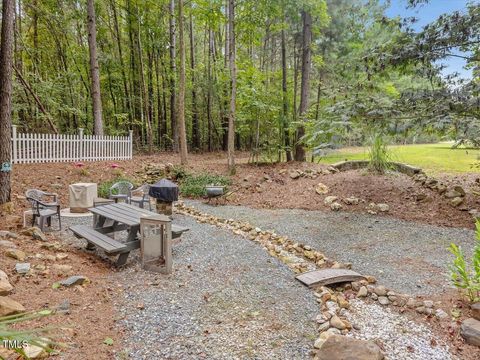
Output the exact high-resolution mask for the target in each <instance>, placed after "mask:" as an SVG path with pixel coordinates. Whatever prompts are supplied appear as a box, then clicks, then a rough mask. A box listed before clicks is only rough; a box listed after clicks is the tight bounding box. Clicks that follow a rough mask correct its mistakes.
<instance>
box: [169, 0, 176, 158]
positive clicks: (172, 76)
mask: <svg viewBox="0 0 480 360" xmlns="http://www.w3.org/2000/svg"><path fill="white" fill-rule="evenodd" d="M176 76H177V65H176V62H175V0H170V123H171V131H172V141H173V150H174V151H178V128H177V116H176V111H175V104H176V99H175V97H176V96H175V93H176V86H175V77H176Z"/></svg>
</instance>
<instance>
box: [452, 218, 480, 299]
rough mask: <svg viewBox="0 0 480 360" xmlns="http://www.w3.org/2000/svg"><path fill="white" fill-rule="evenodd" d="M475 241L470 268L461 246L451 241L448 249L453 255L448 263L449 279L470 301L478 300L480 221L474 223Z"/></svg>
mask: <svg viewBox="0 0 480 360" xmlns="http://www.w3.org/2000/svg"><path fill="white" fill-rule="evenodd" d="M476 228H477V231H476V241H475V247H474V249H473V256H472V269H471V270H470V269H469V267H468V265H467V262H466V260H465V255H464V254H463V251H462V248H461V247H460V246H457V245H455V244H454V243H451V244H450V246H449V248H448V250H449V251H450V252H451V253H452V254H453V255H454V256H455V258H454V259H453V262H452V264H451V265H449V267H448V268H449V270H450V279H451V280H452V283H453V285H454V286H455V287H457V288H459V289H463V290H464V291H465V293H466V295H467V298H468V300H469V301H471V302H475V301H478V300H480V221H478V220H477V223H476Z"/></svg>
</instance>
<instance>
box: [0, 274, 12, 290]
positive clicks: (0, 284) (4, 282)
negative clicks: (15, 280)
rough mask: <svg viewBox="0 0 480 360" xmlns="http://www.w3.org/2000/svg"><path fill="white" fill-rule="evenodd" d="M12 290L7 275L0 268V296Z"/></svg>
mask: <svg viewBox="0 0 480 360" xmlns="http://www.w3.org/2000/svg"><path fill="white" fill-rule="evenodd" d="M12 290H13V286H12V285H11V284H10V282H9V281H8V276H7V274H5V272H3V271H2V270H0V296H5V295H8V294H10V292H11V291H12Z"/></svg>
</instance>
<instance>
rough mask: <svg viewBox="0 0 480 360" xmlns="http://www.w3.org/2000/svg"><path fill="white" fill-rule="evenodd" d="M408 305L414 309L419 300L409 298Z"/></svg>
mask: <svg viewBox="0 0 480 360" xmlns="http://www.w3.org/2000/svg"><path fill="white" fill-rule="evenodd" d="M406 305H407V307H408V308H410V309H413V308H414V307H415V306H417V301H416V300H415V299H414V298H409V299H408V300H407V304H406Z"/></svg>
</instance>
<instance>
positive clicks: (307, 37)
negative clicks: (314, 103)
mask: <svg viewBox="0 0 480 360" xmlns="http://www.w3.org/2000/svg"><path fill="white" fill-rule="evenodd" d="M302 20H303V36H302V86H301V88H300V109H299V115H300V121H301V122H303V121H304V120H305V119H304V116H305V114H306V112H307V110H308V95H309V92H310V68H311V57H312V50H311V44H312V17H311V15H310V14H309V13H308V12H306V11H302ZM304 135H305V127H304V126H303V124H300V125H299V126H298V128H297V137H296V144H295V160H297V161H305V148H304V146H303V144H302V137H303V136H304Z"/></svg>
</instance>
